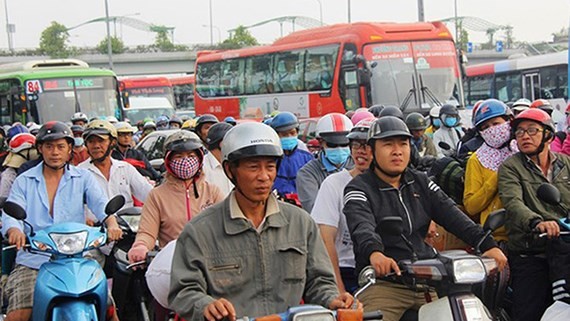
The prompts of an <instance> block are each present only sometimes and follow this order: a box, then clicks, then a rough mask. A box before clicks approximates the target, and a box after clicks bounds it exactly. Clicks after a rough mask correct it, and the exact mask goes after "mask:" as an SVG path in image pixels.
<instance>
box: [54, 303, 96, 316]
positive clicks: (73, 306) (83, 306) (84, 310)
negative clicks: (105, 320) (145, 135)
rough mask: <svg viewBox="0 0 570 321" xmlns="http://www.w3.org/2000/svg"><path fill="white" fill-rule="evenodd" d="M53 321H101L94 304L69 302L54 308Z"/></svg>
mask: <svg viewBox="0 0 570 321" xmlns="http://www.w3.org/2000/svg"><path fill="white" fill-rule="evenodd" d="M51 320H53V321H56V320H57V321H95V320H101V319H100V318H99V316H97V309H96V308H95V305H94V304H93V303H88V302H83V301H69V302H63V303H62V304H58V305H56V306H55V307H54V308H53V313H52V318H51Z"/></svg>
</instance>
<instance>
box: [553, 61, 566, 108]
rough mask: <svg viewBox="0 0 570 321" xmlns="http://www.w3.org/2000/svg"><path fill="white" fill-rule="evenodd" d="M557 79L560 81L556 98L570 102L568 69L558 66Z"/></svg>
mask: <svg viewBox="0 0 570 321" xmlns="http://www.w3.org/2000/svg"><path fill="white" fill-rule="evenodd" d="M556 75H557V76H556V77H557V79H558V87H557V89H556V93H555V94H554V95H555V98H564V99H565V100H568V67H567V66H558V68H557V69H556Z"/></svg>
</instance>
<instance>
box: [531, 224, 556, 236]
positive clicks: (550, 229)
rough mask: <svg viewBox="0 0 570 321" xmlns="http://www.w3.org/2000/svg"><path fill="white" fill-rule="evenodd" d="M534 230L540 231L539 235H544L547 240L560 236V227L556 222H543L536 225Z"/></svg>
mask: <svg viewBox="0 0 570 321" xmlns="http://www.w3.org/2000/svg"><path fill="white" fill-rule="evenodd" d="M535 229H537V230H538V231H540V233H546V236H548V238H549V239H550V238H554V237H559V236H560V225H558V222H556V221H543V222H540V223H538V224H537V225H536V227H535Z"/></svg>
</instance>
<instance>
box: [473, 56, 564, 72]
mask: <svg viewBox="0 0 570 321" xmlns="http://www.w3.org/2000/svg"><path fill="white" fill-rule="evenodd" d="M564 64H565V65H567V64H568V50H565V51H561V52H556V53H551V54H545V55H539V56H531V57H522V58H513V59H505V60H499V61H494V62H489V63H484V64H478V65H472V66H467V68H466V70H465V72H466V74H467V77H474V76H482V75H490V74H495V73H501V72H509V71H515V70H525V69H533V68H540V67H544V66H556V65H564Z"/></svg>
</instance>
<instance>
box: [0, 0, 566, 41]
mask: <svg viewBox="0 0 570 321" xmlns="http://www.w3.org/2000/svg"><path fill="white" fill-rule="evenodd" d="M107 1H108V3H109V15H110V16H124V15H129V16H130V15H133V16H131V17H132V18H136V19H140V20H143V21H145V22H148V23H151V24H155V25H165V26H169V27H175V31H174V42H175V43H177V44H196V43H201V44H207V43H209V42H210V30H209V28H208V25H209V24H210V20H209V14H210V10H209V1H208V0H161V1H144V0H107ZM455 1H457V11H458V16H472V17H478V18H482V19H485V20H487V21H490V22H493V23H495V24H499V25H512V26H513V27H514V37H515V39H516V40H519V41H521V40H522V41H528V42H539V41H549V40H551V39H552V36H551V34H552V33H553V32H556V31H559V30H560V29H561V28H563V27H568V25H569V21H570V0H542V1H536V0H455ZM455 1H454V0H424V7H425V17H426V20H428V21H431V20H439V19H444V18H449V17H453V15H454V2H455ZM1 2H2V7H1V8H0V11H2V14H0V49H6V48H8V41H7V35H6V27H5V26H6V14H5V11H4V8H5V5H6V4H7V7H8V19H9V22H10V23H11V24H15V27H16V32H15V34H14V35H13V42H14V47H15V48H16V49H18V48H36V47H37V46H38V44H39V39H40V35H41V32H42V31H43V30H44V29H45V28H47V27H48V26H49V25H50V23H51V22H52V21H57V22H58V23H61V24H63V25H65V26H66V27H72V26H76V25H79V24H81V23H84V22H86V21H89V20H92V19H97V18H101V17H104V16H105V0H25V1H22V0H2V1H1ZM348 2H350V3H351V20H352V21H353V22H355V21H392V22H411V21H417V17H418V14H417V4H418V1H417V0H280V1H275V0H211V3H212V18H213V23H212V25H213V26H215V28H214V29H213V31H214V32H213V37H214V39H213V41H214V42H218V41H219V38H221V40H223V39H225V38H226V37H227V36H228V33H227V30H228V29H232V28H235V27H237V26H238V25H245V26H248V25H252V24H255V23H258V22H261V21H265V20H269V19H273V18H277V17H281V16H307V17H312V18H315V19H316V20H319V16H320V9H319V7H320V6H319V3H320V4H322V16H323V22H324V23H325V24H334V23H344V22H347V20H348V13H347V11H348V10H347V8H348ZM539 3H543V4H546V3H547V6H542V5H539ZM537 7H538V8H537ZM537 9H538V12H539V14H538V15H537ZM296 28H297V30H299V29H302V28H301V27H296ZM113 30H114V26H113V25H111V32H112V33H113V32H114V31H113ZM116 30H117V36H119V37H122V39H123V42H124V43H125V44H126V45H127V46H136V45H149V44H152V43H153V42H154V34H153V33H151V32H146V31H140V30H136V29H132V28H130V27H128V26H126V25H123V26H122V27H121V25H120V24H117V26H116ZM218 30H219V32H218ZM450 30H451V31H452V33H453V26H452V25H451V27H450ZM283 31H284V33H285V34H286V33H289V32H291V31H292V27H291V25H290V24H289V23H285V24H284V25H283ZM250 32H251V33H252V34H253V36H254V37H256V38H257V39H258V41H259V42H260V43H271V42H273V41H274V40H275V39H277V38H278V37H279V36H280V26H279V24H278V23H277V22H273V23H270V24H266V25H264V26H259V27H255V28H252V29H250ZM105 36H106V27H105V24H104V23H96V24H90V25H85V26H82V27H79V28H77V29H75V30H72V31H70V45H72V46H77V47H85V46H95V45H96V44H97V43H99V42H100V41H101V40H102V39H104V37H105ZM500 38H501V35H500V34H498V39H499V40H500ZM470 40H471V41H473V42H475V43H480V42H484V41H486V36H485V33H484V32H473V31H471V32H470Z"/></svg>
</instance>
